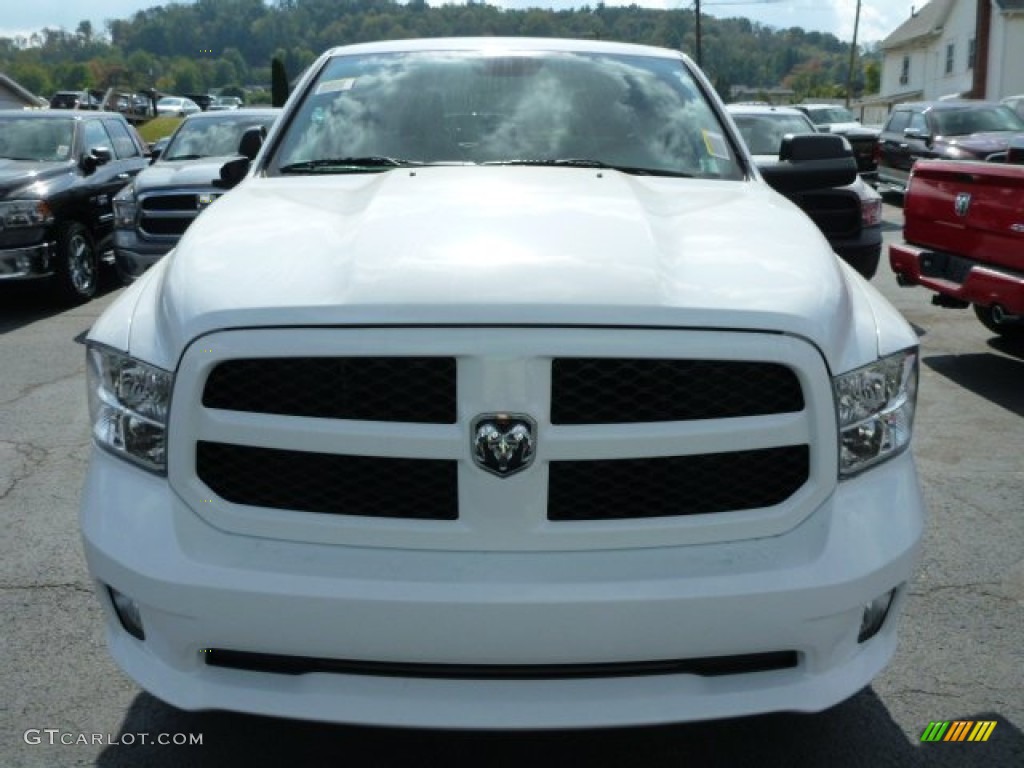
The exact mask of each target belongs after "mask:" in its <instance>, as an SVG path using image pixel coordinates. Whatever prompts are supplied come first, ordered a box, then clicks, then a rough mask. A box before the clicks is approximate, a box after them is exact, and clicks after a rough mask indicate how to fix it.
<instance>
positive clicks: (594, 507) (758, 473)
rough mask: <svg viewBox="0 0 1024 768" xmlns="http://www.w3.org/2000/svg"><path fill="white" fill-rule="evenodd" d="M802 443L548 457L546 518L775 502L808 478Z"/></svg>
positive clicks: (666, 513) (658, 513)
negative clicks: (634, 455)
mask: <svg viewBox="0 0 1024 768" xmlns="http://www.w3.org/2000/svg"><path fill="white" fill-rule="evenodd" d="M809 467H810V451H809V450H808V447H807V446H806V445H791V446H783V447H779V448H764V449H760V450H752V451H733V452H729V453H707V454H700V455H696V456H669V457H662V458H649V459H612V460H599V461H554V462H552V463H551V466H550V475H549V480H548V519H549V520H627V519H634V518H644V517H671V516H679V515H700V514H711V513H714V512H728V511H738V510H744V509H756V508H758V507H770V506H773V505H775V504H779V503H781V502H783V501H785V500H786V499H788V498H789V497H790V496H792V495H793V494H794V493H795V492H796V491H797V489H799V488H800V486H802V485H803V484H804V483H805V482H806V481H807V478H808V474H809V471H810V469H809Z"/></svg>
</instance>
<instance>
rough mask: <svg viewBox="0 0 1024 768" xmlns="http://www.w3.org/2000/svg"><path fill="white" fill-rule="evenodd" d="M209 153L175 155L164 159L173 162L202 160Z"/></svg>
mask: <svg viewBox="0 0 1024 768" xmlns="http://www.w3.org/2000/svg"><path fill="white" fill-rule="evenodd" d="M204 157H208V155H175V156H174V157H165V158H164V160H166V161H167V162H171V161H173V160H200V159H202V158H204Z"/></svg>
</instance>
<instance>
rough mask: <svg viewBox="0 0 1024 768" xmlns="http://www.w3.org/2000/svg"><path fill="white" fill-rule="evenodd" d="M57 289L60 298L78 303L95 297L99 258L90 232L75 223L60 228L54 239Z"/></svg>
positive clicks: (97, 283)
mask: <svg viewBox="0 0 1024 768" xmlns="http://www.w3.org/2000/svg"><path fill="white" fill-rule="evenodd" d="M56 271H57V289H58V291H59V292H60V295H61V297H62V298H64V299H66V300H67V301H70V302H74V303H76V304H80V303H82V302H84V301H88V300H89V299H91V298H92V297H93V296H95V295H96V289H97V287H98V285H99V271H100V270H99V259H98V258H97V256H96V249H95V248H94V247H93V242H92V238H91V237H89V232H88V230H86V228H85V227H83V226H82V225H81V224H79V223H78V222H77V221H72V222H69V223H67V224H65V225H64V226H63V227H61V230H60V234H59V235H58V237H57V270H56Z"/></svg>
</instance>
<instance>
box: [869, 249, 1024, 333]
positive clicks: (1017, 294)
mask: <svg viewBox="0 0 1024 768" xmlns="http://www.w3.org/2000/svg"><path fill="white" fill-rule="evenodd" d="M889 264H890V266H891V267H892V271H893V272H894V273H895V274H896V275H897V276H898V277H899V278H900V280H901V282H903V283H904V284H910V285H922V286H924V287H925V288H929V289H931V290H933V291H935V292H937V293H940V294H942V295H943V296H948V297H950V298H953V299H957V300H959V301H966V302H969V303H971V304H977V305H979V306H982V307H990V306H992V305H995V304H998V305H999V306H1001V307H1002V308H1003V309H1004V310H1005V311H1006V312H1007V313H1008V314H1011V315H1024V274H1021V273H1020V272H1012V271H1010V270H1008V269H1002V268H1000V267H996V266H993V265H991V264H983V263H981V262H979V261H974V260H972V259H967V258H964V257H963V256H954V255H951V254H944V253H938V252H936V251H934V250H930V249H928V248H919V247H917V246H914V245H908V244H906V243H902V244H898V245H890V246H889Z"/></svg>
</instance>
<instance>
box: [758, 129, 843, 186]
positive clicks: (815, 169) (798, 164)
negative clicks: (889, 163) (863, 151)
mask: <svg viewBox="0 0 1024 768" xmlns="http://www.w3.org/2000/svg"><path fill="white" fill-rule="evenodd" d="M761 175H762V176H764V180H765V181H767V182H768V183H769V184H770V185H771V186H772V187H773V188H774V189H775V191H777V192H781V193H782V194H784V195H789V194H793V193H794V192H805V191H807V190H811V189H822V188H825V187H845V186H846V185H847V184H852V183H853V182H854V180H855V179H856V178H857V161H856V160H855V159H854V157H853V149H852V148H851V147H850V142H849V141H847V140H846V138H845V137H843V136H840V135H839V134H835V133H829V134H824V133H806V134H799V135H793V134H789V135H787V136H785V137H784V138H783V139H782V146H781V147H780V148H779V162H778V163H775V164H773V165H770V166H765V167H763V168H761Z"/></svg>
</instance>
